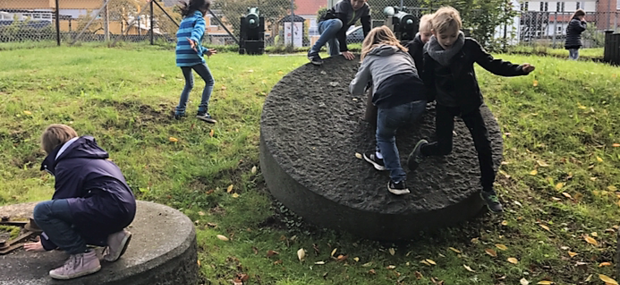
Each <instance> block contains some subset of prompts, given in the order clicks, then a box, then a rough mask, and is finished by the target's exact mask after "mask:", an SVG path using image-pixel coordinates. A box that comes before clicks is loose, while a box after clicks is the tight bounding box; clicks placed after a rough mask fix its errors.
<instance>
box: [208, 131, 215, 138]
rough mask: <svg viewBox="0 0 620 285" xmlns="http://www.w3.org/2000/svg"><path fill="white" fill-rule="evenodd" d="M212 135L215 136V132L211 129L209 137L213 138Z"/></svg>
mask: <svg viewBox="0 0 620 285" xmlns="http://www.w3.org/2000/svg"><path fill="white" fill-rule="evenodd" d="M213 134H215V132H214V131H213V129H211V131H209V136H210V137H213Z"/></svg>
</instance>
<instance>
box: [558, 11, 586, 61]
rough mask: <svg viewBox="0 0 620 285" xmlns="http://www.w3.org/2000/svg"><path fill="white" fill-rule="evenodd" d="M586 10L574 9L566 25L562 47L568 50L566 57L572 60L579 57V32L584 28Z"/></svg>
mask: <svg viewBox="0 0 620 285" xmlns="http://www.w3.org/2000/svg"><path fill="white" fill-rule="evenodd" d="M586 27H587V23H586V12H584V11H583V10H581V9H578V10H577V11H575V13H574V14H573V16H572V17H571V20H570V22H569V23H568V26H567V27H566V42H565V43H564V48H566V49H567V50H568V57H569V58H570V59H572V60H577V59H578V58H579V49H580V48H581V33H583V31H585V30H586Z"/></svg>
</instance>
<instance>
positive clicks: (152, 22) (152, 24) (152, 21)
mask: <svg viewBox="0 0 620 285" xmlns="http://www.w3.org/2000/svg"><path fill="white" fill-rule="evenodd" d="M150 6H151V45H154V44H155V43H154V42H153V32H154V30H153V26H155V25H154V19H153V15H154V13H153V0H151V4H150Z"/></svg>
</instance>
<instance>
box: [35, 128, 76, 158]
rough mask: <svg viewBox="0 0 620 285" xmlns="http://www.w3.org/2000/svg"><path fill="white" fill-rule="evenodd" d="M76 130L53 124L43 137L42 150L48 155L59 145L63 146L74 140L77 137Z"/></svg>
mask: <svg viewBox="0 0 620 285" xmlns="http://www.w3.org/2000/svg"><path fill="white" fill-rule="evenodd" d="M77 136H78V134H77V133H76V132H75V130H74V129H73V128H71V127H69V126H67V125H62V124H53V125H49V127H47V129H45V131H44V132H43V135H41V148H43V150H45V152H46V153H47V154H50V153H51V152H52V151H54V149H55V148H57V147H58V146H59V145H62V144H64V143H66V142H68V141H69V140H71V139H72V138H75V137H77Z"/></svg>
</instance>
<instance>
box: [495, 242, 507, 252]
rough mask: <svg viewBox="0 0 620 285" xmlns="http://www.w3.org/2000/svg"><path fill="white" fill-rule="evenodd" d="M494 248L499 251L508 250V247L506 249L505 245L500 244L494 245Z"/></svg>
mask: <svg viewBox="0 0 620 285" xmlns="http://www.w3.org/2000/svg"><path fill="white" fill-rule="evenodd" d="M495 246H496V247H497V248H499V249H501V250H508V247H506V246H505V245H503V244H501V243H498V244H495Z"/></svg>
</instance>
